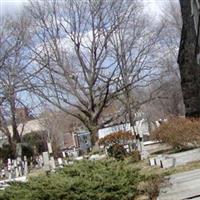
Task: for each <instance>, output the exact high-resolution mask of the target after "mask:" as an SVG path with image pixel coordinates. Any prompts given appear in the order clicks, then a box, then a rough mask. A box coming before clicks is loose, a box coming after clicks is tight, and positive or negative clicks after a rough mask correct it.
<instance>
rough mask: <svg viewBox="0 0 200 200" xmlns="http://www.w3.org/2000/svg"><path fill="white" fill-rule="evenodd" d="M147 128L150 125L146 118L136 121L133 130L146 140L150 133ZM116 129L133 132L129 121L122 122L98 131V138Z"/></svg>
mask: <svg viewBox="0 0 200 200" xmlns="http://www.w3.org/2000/svg"><path fill="white" fill-rule="evenodd" d="M149 129H150V126H149V123H148V121H147V120H146V119H140V120H137V121H136V123H135V127H134V131H135V132H136V134H139V135H140V137H142V138H143V140H144V141H147V140H148V139H149V135H150V130H149ZM117 131H131V132H133V127H131V125H130V123H122V124H117V125H112V126H108V127H105V128H102V129H100V130H99V131H98V138H99V139H101V138H103V137H105V136H107V135H110V134H112V133H114V132H117Z"/></svg>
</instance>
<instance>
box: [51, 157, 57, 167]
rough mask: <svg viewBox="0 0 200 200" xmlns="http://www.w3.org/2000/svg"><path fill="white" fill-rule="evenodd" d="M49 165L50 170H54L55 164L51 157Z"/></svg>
mask: <svg viewBox="0 0 200 200" xmlns="http://www.w3.org/2000/svg"><path fill="white" fill-rule="evenodd" d="M50 165H51V169H52V170H55V169H56V164H55V160H54V157H53V156H51V157H50Z"/></svg>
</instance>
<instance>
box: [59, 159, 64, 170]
mask: <svg viewBox="0 0 200 200" xmlns="http://www.w3.org/2000/svg"><path fill="white" fill-rule="evenodd" d="M58 164H59V167H61V168H62V167H63V161H62V158H58Z"/></svg>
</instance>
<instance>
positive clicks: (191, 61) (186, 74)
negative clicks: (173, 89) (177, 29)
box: [178, 0, 200, 117]
mask: <svg viewBox="0 0 200 200" xmlns="http://www.w3.org/2000/svg"><path fill="white" fill-rule="evenodd" d="M180 6H181V13H182V19H183V27H182V33H181V42H180V50H179V56H178V63H179V68H180V75H181V87H182V93H183V99H184V104H185V111H186V116H188V117H200V87H199V85H200V65H199V64H198V63H197V52H196V50H197V46H198V40H197V34H196V32H195V26H194V20H193V16H192V14H191V13H192V10H191V1H190V0H180Z"/></svg>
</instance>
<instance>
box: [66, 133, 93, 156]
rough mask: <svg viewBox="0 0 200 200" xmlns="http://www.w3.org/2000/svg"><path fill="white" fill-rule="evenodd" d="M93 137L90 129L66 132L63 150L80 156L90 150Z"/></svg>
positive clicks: (71, 154) (70, 154)
mask: <svg viewBox="0 0 200 200" xmlns="http://www.w3.org/2000/svg"><path fill="white" fill-rule="evenodd" d="M91 147H92V145H91V137H90V133H89V132H88V131H77V132H73V133H65V134H64V145H63V148H62V149H63V151H65V152H66V153H67V154H68V155H69V156H74V157H76V156H78V155H81V154H83V153H86V152H88V151H90V149H91Z"/></svg>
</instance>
